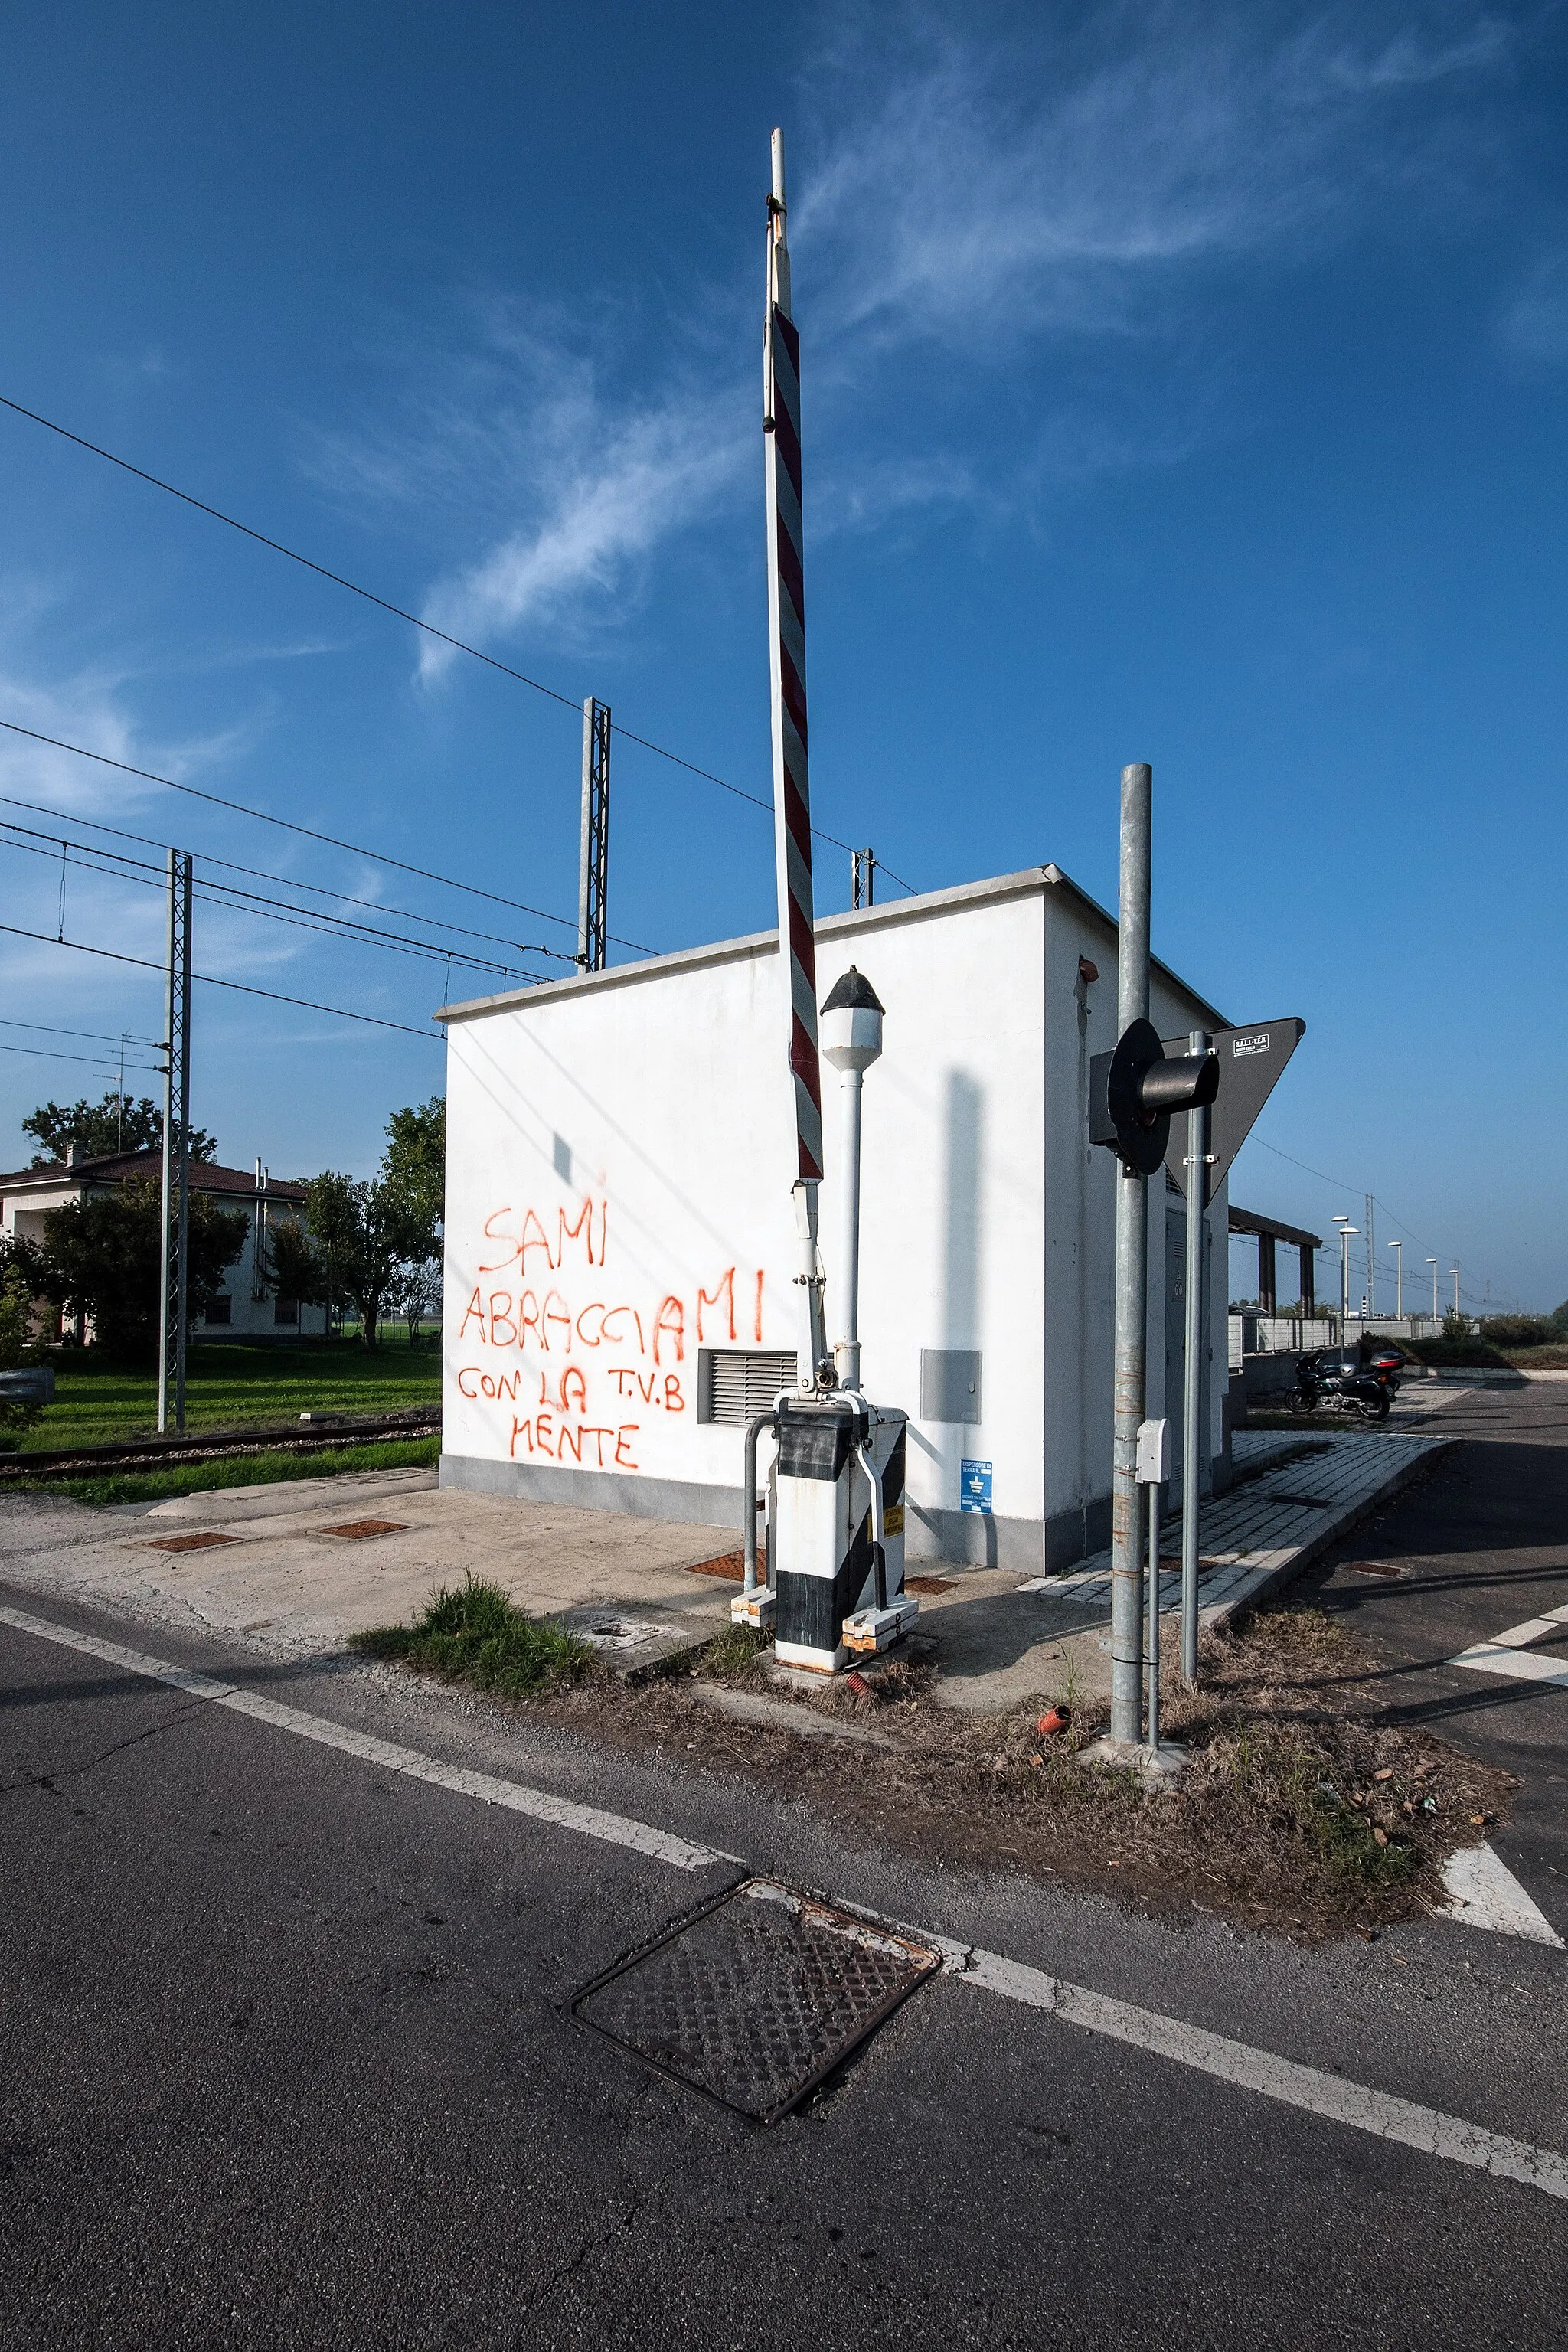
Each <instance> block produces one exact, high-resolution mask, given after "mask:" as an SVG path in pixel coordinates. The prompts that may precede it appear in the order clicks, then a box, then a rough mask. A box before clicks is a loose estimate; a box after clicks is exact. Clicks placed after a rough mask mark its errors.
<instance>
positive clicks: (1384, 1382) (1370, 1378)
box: [1290, 1349, 1393, 1421]
mask: <svg viewBox="0 0 1568 2352" xmlns="http://www.w3.org/2000/svg"><path fill="white" fill-rule="evenodd" d="M1392 1387H1393V1380H1392V1375H1391V1373H1390V1372H1389V1371H1387V1370H1380V1369H1379V1368H1378V1367H1377V1366H1376V1364H1375V1363H1373V1364H1368V1365H1363V1363H1362V1362H1361V1360H1360V1358H1359V1357H1356V1356H1342V1355H1338V1354H1336V1353H1334V1351H1333V1350H1332V1349H1320V1350H1319V1351H1318V1352H1317V1353H1316V1354H1315V1355H1310V1356H1303V1357H1302V1359H1301V1360H1300V1364H1299V1365H1298V1366H1297V1368H1296V1390H1295V1394H1294V1395H1293V1396H1292V1397H1291V1399H1290V1407H1291V1410H1292V1412H1317V1410H1318V1407H1319V1406H1320V1405H1322V1406H1325V1407H1326V1408H1327V1409H1328V1410H1329V1411H1330V1412H1348V1413H1353V1414H1354V1415H1355V1416H1356V1417H1357V1418H1358V1419H1359V1420H1362V1421H1386V1420H1387V1419H1388V1413H1389V1407H1390V1405H1391V1404H1392V1402H1393V1396H1392V1393H1391V1391H1392Z"/></svg>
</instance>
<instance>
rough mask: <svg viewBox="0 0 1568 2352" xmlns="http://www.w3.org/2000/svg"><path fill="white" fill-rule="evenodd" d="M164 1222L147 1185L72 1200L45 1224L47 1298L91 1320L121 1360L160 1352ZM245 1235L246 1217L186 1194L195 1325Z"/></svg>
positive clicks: (205, 1196)
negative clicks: (188, 1202) (81, 1199)
mask: <svg viewBox="0 0 1568 2352" xmlns="http://www.w3.org/2000/svg"><path fill="white" fill-rule="evenodd" d="M249 1230H250V1226H249V1220H248V1219H247V1217H246V1215H245V1213H244V1212H243V1211H240V1212H237V1213H235V1212H231V1211H229V1210H226V1209H220V1208H219V1207H218V1206H217V1205H216V1202H215V1201H214V1200H213V1199H212V1197H211V1195H210V1194H209V1193H206V1192H193V1193H192V1194H191V1196H190V1212H189V1223H188V1225H187V1228H186V1245H185V1257H186V1298H187V1303H188V1306H189V1308H190V1316H191V1320H192V1322H193V1323H194V1322H196V1321H199V1320H200V1318H202V1317H203V1316H204V1315H205V1313H206V1310H207V1308H208V1307H210V1306H211V1304H212V1302H213V1300H214V1299H215V1298H216V1297H217V1295H218V1293H219V1292H220V1291H221V1290H222V1288H223V1277H224V1276H225V1274H226V1272H227V1270H228V1268H229V1267H230V1266H231V1265H233V1264H234V1261H235V1259H236V1258H237V1256H238V1255H239V1253H240V1251H241V1250H242V1249H243V1247H244V1246H245V1237H246V1234H247V1233H248V1232H249ZM162 1253H163V1202H162V1199H161V1197H160V1193H159V1189H158V1187H157V1185H155V1184H150V1183H148V1184H123V1185H121V1186H118V1187H117V1188H116V1190H115V1191H114V1192H110V1193H107V1194H99V1195H95V1196H92V1197H89V1199H87V1200H84V1201H73V1202H70V1203H69V1204H68V1206H67V1207H66V1208H63V1209H51V1210H50V1211H49V1213H48V1214H47V1217H46V1218H45V1219H44V1240H43V1247H42V1250H41V1252H40V1266H39V1272H40V1276H41V1281H40V1287H41V1288H42V1290H43V1292H44V1295H45V1296H46V1297H49V1298H52V1299H54V1300H55V1301H56V1302H57V1303H58V1305H59V1306H60V1307H64V1309H65V1310H66V1312H67V1314H68V1315H72V1316H83V1317H89V1318H90V1319H91V1322H92V1326H93V1332H94V1337H95V1339H96V1340H97V1343H98V1345H99V1346H100V1348H102V1349H103V1350H104V1353H105V1354H106V1355H108V1356H110V1357H113V1358H115V1359H116V1360H120V1361H123V1362H128V1363H135V1362H145V1361H146V1360H148V1359H149V1358H153V1357H155V1356H156V1355H157V1352H158V1309H159V1302H160V1293H161V1289H162Z"/></svg>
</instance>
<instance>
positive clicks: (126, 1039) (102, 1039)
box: [0, 1021, 163, 1050]
mask: <svg viewBox="0 0 1568 2352" xmlns="http://www.w3.org/2000/svg"><path fill="white" fill-rule="evenodd" d="M0 1029H27V1030H32V1031H36V1032H37V1033H38V1034H40V1035H43V1036H46V1037H86V1038H87V1039H89V1042H91V1043H92V1044H94V1045H156V1046H157V1047H158V1048H159V1049H160V1050H162V1047H163V1039H162V1037H133V1036H132V1034H131V1032H130V1030H129V1029H127V1030H125V1031H123V1032H121V1031H120V1030H116V1031H115V1032H114V1034H112V1035H110V1032H109V1031H108V1030H107V1029H59V1028H57V1027H56V1026H55V1025H54V1024H53V1023H52V1022H48V1021H0Z"/></svg>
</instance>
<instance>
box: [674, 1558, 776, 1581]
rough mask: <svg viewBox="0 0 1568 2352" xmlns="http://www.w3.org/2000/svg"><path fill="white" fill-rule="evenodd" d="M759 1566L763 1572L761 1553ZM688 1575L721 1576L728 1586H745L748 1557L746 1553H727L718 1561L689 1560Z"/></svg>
mask: <svg viewBox="0 0 1568 2352" xmlns="http://www.w3.org/2000/svg"><path fill="white" fill-rule="evenodd" d="M757 1564H758V1569H759V1572H761V1570H762V1565H763V1562H762V1555H761V1553H759V1554H758V1563H757ZM686 1573H687V1575H688V1576H721V1577H722V1578H723V1579H724V1581H725V1582H726V1583H727V1584H744V1582H745V1580H746V1556H745V1553H744V1552H740V1551H726V1552H721V1554H720V1555H719V1558H718V1559H694V1560H689V1561H688V1563H687V1568H686Z"/></svg>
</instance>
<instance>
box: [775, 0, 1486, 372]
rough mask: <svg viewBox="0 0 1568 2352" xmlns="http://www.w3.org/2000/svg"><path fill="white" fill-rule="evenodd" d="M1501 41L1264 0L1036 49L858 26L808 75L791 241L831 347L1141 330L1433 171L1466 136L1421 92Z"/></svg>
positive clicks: (1476, 30)
mask: <svg viewBox="0 0 1568 2352" xmlns="http://www.w3.org/2000/svg"><path fill="white" fill-rule="evenodd" d="M1509 47H1510V30H1509V27H1508V26H1506V25H1505V24H1503V23H1502V22H1500V20H1499V19H1497V18H1495V17H1493V16H1485V15H1480V14H1479V13H1472V14H1462V13H1460V12H1459V11H1458V10H1455V9H1434V8H1431V7H1427V8H1425V9H1421V8H1415V9H1406V10H1402V11H1400V12H1399V13H1398V16H1392V17H1391V12H1390V11H1388V10H1386V9H1378V8H1376V7H1375V6H1374V7H1372V8H1370V9H1363V10H1362V11H1359V12H1358V13H1357V14H1356V15H1355V16H1353V17H1352V16H1347V15H1344V14H1342V13H1341V12H1334V11H1331V12H1329V13H1328V14H1327V15H1325V16H1322V17H1320V18H1319V19H1317V20H1315V21H1314V22H1313V24H1312V25H1311V26H1310V28H1308V29H1307V30H1305V31H1303V30H1301V29H1300V20H1299V18H1296V19H1295V22H1294V24H1293V23H1292V21H1291V17H1290V16H1289V13H1286V14H1282V13H1281V12H1280V11H1279V10H1277V9H1270V8H1268V7H1267V6H1258V7H1252V8H1248V9H1245V10H1241V9H1237V10H1231V11H1226V10H1220V11H1215V12H1209V13H1206V14H1204V13H1200V12H1198V11H1194V10H1192V9H1187V8H1171V7H1166V8H1159V7H1156V8H1153V9H1150V8H1147V7H1129V6H1124V5H1123V6H1115V7H1111V8H1109V9H1106V10H1103V11H1100V12H1099V13H1098V14H1096V15H1094V16H1090V17H1089V18H1088V19H1087V20H1083V21H1081V22H1079V24H1078V25H1077V26H1075V27H1074V29H1072V30H1071V31H1070V32H1063V31H1053V30H1050V29H1048V28H1047V29H1035V30H1032V31H1031V32H1029V33H1028V34H1019V33H1017V32H1013V33H1010V34H998V33H997V31H996V29H995V27H994V26H992V27H990V28H986V27H984V26H975V25H974V23H973V19H970V20H968V22H966V23H965V24H963V26H960V25H959V23H958V22H957V20H953V19H943V18H940V17H936V16H932V15H931V13H930V12H925V11H921V12H910V13H907V14H905V15H903V16H898V17H895V18H894V19H892V29H891V30H889V18H888V16H887V15H886V13H885V12H882V11H876V12H872V13H870V14H866V15H861V16H858V17H852V18H851V19H850V22H849V26H848V29H847V31H844V32H841V33H840V35H839V37H838V39H837V43H836V46H835V49H834V51H833V53H832V56H831V57H830V58H829V60H828V62H827V64H826V68H825V70H824V72H823V74H822V76H821V77H820V79H819V81H818V84H817V89H816V95H817V100H818V112H819V125H820V127H819V131H818V148H819V160H818V163H817V167H816V169H815V171H812V172H810V173H808V174H807V175H806V176H805V178H804V180H803V182H802V186H801V193H800V199H799V201H798V203H797V204H796V205H795V208H794V218H793V226H794V227H795V235H796V238H797V242H798V244H799V246H800V247H801V249H802V252H803V254H804V255H805V257H806V267H807V268H809V269H813V270H816V271H817V272H818V273H819V274H821V273H826V275H827V276H828V277H829V278H830V279H831V281H832V283H833V286H834V289H835V307H836V310H837V323H838V325H839V328H840V331H842V332H845V333H850V332H858V333H859V334H860V335H861V336H865V335H868V334H871V333H880V334H881V335H883V336H885V337H887V338H888V339H889V340H893V341H907V340H908V339H910V337H911V336H912V337H921V336H923V337H931V336H936V337H940V338H942V339H943V340H944V341H947V342H948V343H949V344H951V345H957V346H961V347H963V348H966V349H968V350H970V351H971V352H974V351H976V350H978V351H979V352H980V355H981V356H983V357H984V358H985V359H986V360H988V361H989V360H994V357H995V347H996V346H997V344H998V343H1005V344H1007V345H1016V343H1017V341H1018V340H1019V338H1020V337H1021V336H1023V335H1026V334H1028V333H1030V332H1037V331H1041V330H1046V331H1057V332H1069V333H1076V334H1079V335H1097V336H1104V335H1107V334H1112V335H1115V334H1130V333H1134V332H1137V331H1140V330H1142V329H1145V328H1147V327H1148V326H1150V325H1152V324H1154V323H1156V322H1157V320H1158V318H1159V315H1160V314H1159V310H1158V306H1159V305H1160V304H1161V303H1162V302H1163V300H1165V299H1168V296H1169V294H1170V292H1171V291H1172V290H1173V289H1174V290H1177V291H1183V290H1185V289H1186V287H1187V285H1188V283H1189V282H1190V278H1191V274H1192V272H1193V270H1194V267H1195V266H1197V265H1200V264H1202V263H1205V262H1215V261H1223V260H1227V259H1236V258H1238V257H1249V256H1262V255H1268V256H1271V257H1289V256H1290V255H1292V254H1296V253H1299V252H1300V251H1302V250H1304V249H1307V248H1309V247H1310V246H1312V245H1314V244H1315V243H1317V242H1319V241H1321V239H1322V238H1323V237H1324V236H1326V235H1329V234H1331V233H1333V232H1335V231H1336V230H1339V229H1342V228H1343V227H1344V226H1347V225H1348V224H1349V223H1350V222H1351V221H1352V220H1354V219H1356V218H1357V217H1358V216H1359V215H1361V213H1362V212H1363V208H1364V206H1365V204H1366V201H1367V199H1368V197H1369V196H1370V194H1372V192H1373V190H1374V189H1377V188H1386V187H1387V186H1388V185H1389V184H1391V183H1394V182H1396V181H1398V180H1400V179H1402V178H1408V177H1409V176H1410V175H1411V174H1412V173H1417V172H1421V171H1424V170H1429V169H1430V168H1431V167H1432V166H1433V165H1434V163H1436V161H1437V160H1438V159H1439V158H1441V159H1442V160H1443V161H1444V162H1445V163H1446V164H1451V163H1452V162H1453V160H1454V155H1455V149H1456V140H1457V139H1458V141H1459V143H1461V144H1462V143H1464V142H1468V141H1471V140H1473V139H1474V138H1475V137H1477V136H1478V135H1479V132H1478V128H1477V125H1476V122H1475V121H1474V118H1473V117H1472V118H1471V120H1470V121H1469V122H1468V124H1467V125H1466V126H1464V127H1463V129H1462V130H1459V131H1457V128H1456V123H1455V121H1454V115H1453V111H1452V110H1451V109H1450V108H1449V107H1448V105H1447V103H1446V102H1442V103H1440V102H1437V101H1436V100H1434V99H1433V98H1432V96H1431V93H1433V92H1434V91H1435V90H1436V89H1438V87H1439V86H1443V85H1446V86H1447V89H1449V90H1451V91H1456V92H1459V93H1463V92H1464V91H1465V90H1466V89H1474V87H1475V86H1476V85H1478V84H1479V81H1480V80H1481V79H1483V78H1485V77H1488V76H1489V75H1490V74H1491V73H1492V72H1493V71H1494V70H1495V68H1497V66H1498V65H1499V64H1500V62H1501V61H1502V59H1503V58H1504V57H1505V56H1506V53H1507V51H1508V49H1509ZM871 89H874V90H876V91H877V92H878V93H879V96H878V99H877V101H876V102H875V104H874V105H872V106H871V107H869V108H865V107H863V105H862V103H861V95H862V93H863V92H865V91H867V90H871ZM1415 92H1422V93H1426V96H1427V102H1426V104H1425V105H1424V106H1423V105H1411V104H1407V103H1405V101H1406V100H1408V99H1409V98H1410V96H1411V94H1412V93H1415ZM1450 194H1452V189H1451V188H1450Z"/></svg>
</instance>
